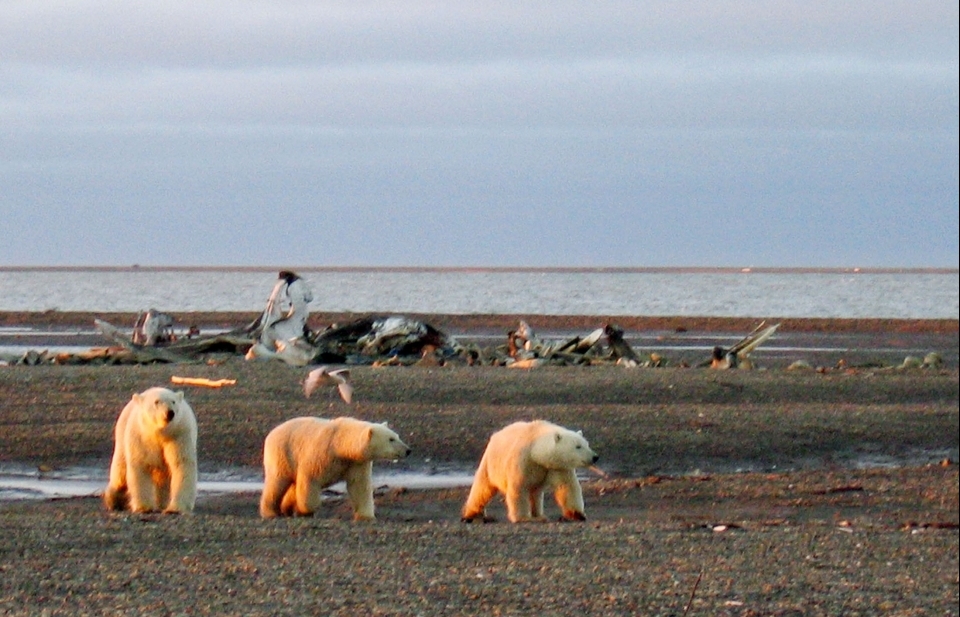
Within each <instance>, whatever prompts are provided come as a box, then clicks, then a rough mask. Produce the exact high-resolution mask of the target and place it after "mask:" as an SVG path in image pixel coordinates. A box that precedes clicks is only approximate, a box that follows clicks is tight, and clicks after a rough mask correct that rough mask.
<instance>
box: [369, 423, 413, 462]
mask: <svg viewBox="0 0 960 617" xmlns="http://www.w3.org/2000/svg"><path fill="white" fill-rule="evenodd" d="M367 430H368V435H369V438H368V441H367V447H366V457H365V458H366V459H367V460H371V461H373V460H387V461H395V460H397V459H401V458H404V457H405V456H407V455H409V454H410V447H409V446H408V445H407V444H405V443H403V440H401V439H400V436H399V435H397V434H396V433H394V432H393V431H392V430H391V429H390V427H388V426H387V423H386V422H384V423H383V424H374V423H371V424H370V425H369V426H368V427H367Z"/></svg>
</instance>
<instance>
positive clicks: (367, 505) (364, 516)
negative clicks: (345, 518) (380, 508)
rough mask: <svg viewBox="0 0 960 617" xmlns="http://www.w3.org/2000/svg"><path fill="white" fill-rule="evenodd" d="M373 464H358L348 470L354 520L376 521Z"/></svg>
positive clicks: (348, 491)
mask: <svg viewBox="0 0 960 617" xmlns="http://www.w3.org/2000/svg"><path fill="white" fill-rule="evenodd" d="M372 477H373V462H372V461H367V462H365V463H358V464H355V465H351V466H350V467H348V468H347V471H346V474H344V478H343V479H344V480H346V482H347V498H348V499H349V500H350V504H351V505H352V506H353V520H355V521H372V520H375V519H376V516H375V515H374V508H373V478H372Z"/></svg>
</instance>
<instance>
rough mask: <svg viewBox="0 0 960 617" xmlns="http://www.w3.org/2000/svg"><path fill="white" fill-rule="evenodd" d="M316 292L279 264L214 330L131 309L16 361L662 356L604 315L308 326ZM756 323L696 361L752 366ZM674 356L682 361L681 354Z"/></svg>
mask: <svg viewBox="0 0 960 617" xmlns="http://www.w3.org/2000/svg"><path fill="white" fill-rule="evenodd" d="M312 300H313V294H312V292H311V291H310V289H309V287H308V286H307V285H306V283H305V282H304V280H303V279H302V278H300V277H299V276H298V275H297V274H296V273H294V272H291V271H288V270H284V271H281V272H280V275H279V278H278V279H277V282H276V284H275V285H274V288H273V291H272V293H271V294H270V297H269V299H268V300H267V304H266V307H265V309H264V311H263V312H262V313H261V314H260V315H259V316H258V317H257V319H255V320H254V321H253V322H252V323H250V324H249V325H246V326H242V327H239V328H236V329H233V330H229V331H226V332H222V333H217V334H213V335H206V336H204V335H201V333H200V331H199V329H198V328H197V327H196V326H190V328H189V329H188V330H187V331H186V332H184V333H182V334H180V335H178V334H177V332H176V330H175V328H174V319H173V317H172V316H170V315H168V314H166V313H162V312H160V311H158V310H156V309H153V308H151V309H150V310H148V311H146V312H143V313H141V314H140V315H138V316H137V320H136V322H135V323H134V327H133V331H132V332H130V333H128V332H126V331H124V330H122V329H121V328H119V327H117V326H115V325H113V324H111V323H108V322H106V321H103V320H99V319H97V320H95V324H96V326H97V329H98V330H99V331H100V333H101V334H102V335H103V336H105V337H106V338H108V339H110V340H111V341H112V342H113V345H112V346H110V347H98V348H92V349H90V350H87V351H84V352H81V353H57V354H50V353H47V352H28V353H26V354H24V356H23V357H22V358H20V359H19V360H18V361H16V362H15V363H17V364H148V363H153V362H171V363H190V362H203V361H205V360H206V359H207V358H209V357H210V354H226V355H228V356H229V355H243V356H245V357H246V358H247V359H248V360H258V359H266V360H280V361H283V362H285V363H287V364H290V365H293V366H308V365H315V364H346V365H374V366H386V365H402V366H408V365H430V366H442V365H448V364H459V365H470V366H472V365H487V366H506V367H512V368H534V367H538V366H545V365H552V366H587V365H601V364H615V365H620V366H627V367H658V366H665V365H666V364H667V363H666V360H665V359H664V358H663V357H662V356H660V355H659V354H657V353H650V354H646V355H641V354H638V353H637V352H636V351H634V349H633V348H632V347H631V346H630V344H629V343H628V342H627V341H626V340H625V339H624V331H623V329H622V328H620V327H618V326H617V325H615V324H607V325H605V326H603V327H602V328H598V329H596V330H594V331H593V332H590V333H589V334H587V335H585V336H574V337H572V338H569V339H563V340H544V339H541V338H540V337H538V336H537V335H536V334H535V333H534V331H533V329H532V328H531V327H530V325H529V324H528V323H527V322H525V321H520V323H519V325H518V327H517V328H516V329H515V330H511V331H509V332H508V333H507V336H506V341H505V342H504V343H503V344H501V345H497V346H494V347H492V348H485V349H482V348H479V347H478V346H476V345H462V344H460V343H459V342H458V341H457V340H455V339H454V338H453V337H451V336H448V335H447V334H446V333H444V332H442V331H440V330H439V329H438V328H435V327H434V326H432V325H430V324H428V323H425V322H422V321H419V320H416V319H411V318H408V317H405V316H402V315H386V316H370V317H363V318H360V319H357V320H355V321H352V322H350V323H347V324H343V325H331V326H329V327H327V328H325V329H323V330H320V331H314V330H311V329H310V327H309V326H308V325H307V320H308V318H309V304H310V302H311V301H312ZM778 326H779V324H776V325H773V326H765V324H760V326H758V327H757V328H756V329H755V330H754V331H753V332H751V333H750V334H749V335H747V337H745V338H744V339H743V340H741V341H739V342H738V343H736V344H735V345H734V346H732V347H731V348H730V349H723V348H720V347H718V348H716V349H714V352H713V358H712V359H710V360H706V361H705V362H704V363H703V364H702V365H701V366H711V367H713V368H750V367H751V365H750V360H749V357H748V356H749V354H750V352H751V351H752V350H754V349H756V348H757V347H758V346H759V345H760V344H761V343H762V342H763V341H765V340H767V339H768V338H769V337H770V336H772V335H773V333H774V332H775V331H776V330H777V327H778ZM678 366H685V365H684V364H678Z"/></svg>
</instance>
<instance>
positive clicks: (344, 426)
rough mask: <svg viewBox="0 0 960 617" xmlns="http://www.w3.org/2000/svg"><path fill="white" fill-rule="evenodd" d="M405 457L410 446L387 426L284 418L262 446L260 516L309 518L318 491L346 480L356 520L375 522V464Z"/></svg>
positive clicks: (317, 504)
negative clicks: (372, 476) (373, 479)
mask: <svg viewBox="0 0 960 617" xmlns="http://www.w3.org/2000/svg"><path fill="white" fill-rule="evenodd" d="M409 454H410V448H409V447H408V446H407V444H405V443H403V441H402V440H401V439H400V436H399V435H397V434H396V433H394V432H393V431H392V430H390V428H389V427H388V426H387V425H386V423H383V424H375V423H373V422H365V421H363V420H357V419H354V418H335V419H333V420H327V419H324V418H313V417H301V418H293V419H292V420H287V421H286V422H284V423H283V424H280V425H279V426H277V427H275V428H274V429H273V430H272V431H270V433H269V434H268V435H267V438H266V439H265V440H264V443H263V476H264V482H263V495H262V496H261V498H260V516H262V517H264V518H272V517H275V516H292V515H300V516H310V515H312V514H313V513H314V512H315V511H316V510H317V509H318V508H319V507H320V493H321V491H322V490H323V489H324V488H326V487H328V486H330V485H331V484H333V483H335V482H338V481H340V480H345V481H346V483H347V497H348V499H349V500H350V504H351V505H352V506H353V518H354V520H373V519H374V518H375V516H374V512H373V485H372V484H371V474H372V473H373V461H375V460H397V459H400V458H403V457H405V456H408V455H409Z"/></svg>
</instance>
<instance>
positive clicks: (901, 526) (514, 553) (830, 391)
mask: <svg viewBox="0 0 960 617" xmlns="http://www.w3.org/2000/svg"><path fill="white" fill-rule="evenodd" d="M20 317H21V320H20V321H21V323H22V322H26V321H30V320H36V321H35V322H36V323H48V324H50V325H54V321H55V320H50V319H48V321H47V322H42V317H38V316H35V315H28V316H20ZM78 319H80V318H78ZM231 319H232V317H231ZM509 319H510V318H509V317H508V318H506V320H507V321H509ZM533 319H535V318H531V320H533ZM15 321H16V318H15V317H12V316H10V315H5V316H0V323H5V324H9V323H11V322H15ZM602 321H603V320H602V318H595V320H594V321H593V322H587V321H585V322H583V323H580V322H578V323H575V324H572V323H569V322H564V323H559V322H549V321H548V320H547V319H545V318H544V319H541V320H538V323H540V324H544V325H542V326H541V327H543V328H544V329H556V330H565V329H580V328H583V327H584V326H588V325H590V324H596V325H602ZM621 321H622V320H621ZM86 323H89V321H87V322H86ZM116 323H124V324H125V323H127V322H126V321H123V320H122V319H118V320H117V321H116ZM431 323H440V324H441V325H442V326H443V327H445V328H447V329H449V330H455V329H457V328H459V329H458V330H457V332H458V334H460V333H470V332H479V331H483V332H498V331H500V330H501V329H502V327H503V325H504V323H506V322H503V323H501V322H500V321H485V322H481V321H480V320H475V321H472V322H470V323H466V322H465V321H463V320H459V321H458V320H457V319H455V318H451V317H449V316H437V317H436V318H435V319H433V320H432V321H431ZM687 323H688V324H690V323H691V322H689V321H688V322H687ZM752 323H755V322H752ZM234 325H236V323H234ZM596 325H593V326H591V327H596ZM621 325H622V326H623V327H625V328H628V329H629V328H630V327H631V325H633V324H627V325H623V324H621ZM660 325H661V328H658V331H661V330H662V331H663V332H670V331H671V329H670V328H671V327H673V328H675V326H668V325H664V324H660ZM741 325H744V326H745V327H740V326H741ZM806 325H807V329H806V330H800V329H794V330H791V329H787V331H788V332H791V331H792V332H794V333H795V334H796V335H797V336H798V340H807V341H808V342H809V343H810V349H811V350H813V349H818V348H820V347H822V346H819V347H818V341H820V342H822V341H823V340H825V339H824V337H827V338H829V337H831V336H838V335H839V333H843V335H844V336H854V337H860V338H858V339H857V340H864V341H870V345H869V347H870V350H869V351H865V350H863V349H858V348H857V347H851V348H849V349H847V351H846V352H845V353H844V356H845V358H844V359H845V360H847V362H846V365H847V368H845V369H842V370H841V369H835V368H824V369H823V370H821V371H819V372H817V371H813V370H807V371H787V370H784V369H783V368H779V367H778V366H773V367H772V368H770V369H769V370H759V371H712V370H709V369H682V368H661V369H642V368H637V369H625V368H622V367H615V366H605V367H544V368H539V369H535V370H514V369H505V368H495V367H435V368H425V367H383V368H371V367H357V368H353V369H352V378H353V381H354V386H355V402H354V404H353V405H350V406H347V405H346V404H345V403H343V402H342V401H341V400H340V399H338V398H336V394H335V392H333V391H331V392H330V393H329V395H326V394H324V393H321V395H320V396H316V395H315V396H314V397H313V398H311V399H309V400H308V399H306V398H305V397H304V396H303V393H302V390H301V386H300V380H301V379H302V378H303V375H304V374H305V372H306V370H305V369H297V368H293V367H289V366H286V365H283V364H280V363H276V362H245V361H244V360H243V359H242V358H239V357H230V358H217V359H216V361H215V362H211V363H200V364H181V365H168V364H155V365H149V366H109V367H103V366H102V367H93V366H33V367H28V366H7V367H0V422H2V425H3V428H2V433H0V464H5V465H10V464H17V465H19V466H21V467H25V468H28V469H32V468H35V469H36V470H37V471H36V474H37V477H38V478H39V477H42V476H44V475H45V474H56V473H57V471H58V470H63V469H69V468H72V467H86V468H91V467H92V468H100V469H103V470H104V471H105V470H106V467H107V465H108V463H109V458H110V454H111V451H112V446H113V444H112V427H113V423H114V422H115V420H116V416H117V414H118V413H119V411H120V409H121V408H122V407H123V405H124V404H125V402H126V401H127V400H128V399H129V397H130V395H131V394H132V393H133V392H138V391H142V390H143V389H146V388H147V387H150V386H155V385H166V386H169V384H170V378H171V376H175V375H176V376H191V377H206V378H210V379H220V378H229V379H236V380H237V383H236V385H234V386H228V387H224V388H219V389H209V388H193V387H186V388H183V389H184V391H185V393H186V396H187V398H188V400H189V401H190V402H191V405H192V406H193V408H194V410H195V411H196V414H197V418H198V423H199V435H200V440H199V441H200V443H199V455H200V461H201V472H203V473H214V472H218V471H222V470H236V469H240V470H247V471H249V472H250V473H256V470H258V469H259V465H260V462H261V452H260V451H261V448H262V444H263V438H264V436H265V435H266V433H267V432H268V431H269V430H270V428H272V427H273V426H275V425H276V424H278V423H279V422H281V421H283V420H284V419H287V418H290V417H293V416H297V415H319V416H325V417H332V416H335V415H352V416H356V417H360V418H363V419H368V420H375V421H389V423H390V425H391V427H392V428H393V429H395V430H396V431H397V432H398V433H399V434H400V435H401V436H402V437H403V438H404V439H405V440H406V441H407V443H409V444H410V445H411V446H412V447H413V449H414V452H413V455H412V456H411V457H410V458H409V459H407V460H405V461H403V462H402V463H400V464H396V465H388V464H384V465H379V464H378V465H377V470H389V471H391V472H397V473H398V474H401V477H402V474H403V473H413V472H416V473H420V474H423V473H427V474H431V473H432V474H442V473H452V472H456V473H469V472H471V471H472V470H473V468H474V467H475V465H476V463H477V461H478V460H479V458H480V455H481V454H482V451H483V448H484V446H485V443H486V439H487V437H488V436H489V435H490V433H491V432H493V431H494V430H496V429H498V428H500V427H501V426H503V425H505V424H507V423H509V422H512V421H514V420H520V419H533V418H545V419H549V420H552V421H554V422H557V423H558V424H562V425H565V426H568V427H570V428H574V429H580V430H582V431H583V433H584V435H585V436H586V437H587V439H589V440H590V444H591V447H593V449H595V450H596V451H597V452H598V453H599V454H600V456H601V459H600V463H599V466H600V468H601V469H602V470H603V471H604V472H605V473H606V474H607V476H606V477H600V476H599V475H597V474H594V473H590V472H584V473H583V474H582V476H581V477H582V483H583V487H584V493H585V499H586V513H587V517H588V520H587V522H585V523H559V522H548V523H533V524H523V525H511V524H509V523H507V522H506V521H505V514H504V508H503V506H502V500H496V501H495V502H494V505H493V506H492V508H491V511H492V513H493V514H494V515H495V516H496V517H497V518H498V519H499V521H500V522H497V523H492V524H464V523H461V522H460V521H459V511H460V508H461V506H462V505H463V502H464V501H465V499H466V494H467V490H468V489H467V488H466V487H462V486H458V487H454V488H444V489H430V490H423V489H412V488H405V487H404V486H403V485H402V483H390V484H389V485H388V486H384V487H382V488H380V489H378V492H377V498H376V507H377V518H378V520H377V521H376V522H373V523H353V522H352V521H351V520H350V510H349V506H348V505H347V504H346V503H345V502H344V501H343V500H342V499H341V498H340V496H338V495H336V494H331V495H330V497H329V499H328V500H327V502H326V503H325V504H324V508H323V509H322V510H321V511H320V512H319V513H318V514H317V515H316V516H315V517H312V518H301V519H282V520H269V521H264V520H262V519H260V518H259V516H258V514H257V501H258V499H259V495H258V494H257V493H256V492H249V493H244V492H240V493H228V494H216V493H201V495H200V498H199V500H198V503H197V509H196V512H195V513H194V514H193V515H190V516H163V515H130V514H122V515H115V514H108V513H107V512H106V511H105V509H104V507H103V504H102V502H101V500H100V499H99V497H98V496H96V495H91V496H87V497H78V498H69V499H56V500H10V501H0V529H2V532H3V533H2V536H0V614H4V615H113V614H117V615H119V614H140V615H208V614H217V615H305V614H324V615H344V616H346V615H425V616H435V615H526V614H537V615H577V616H583V615H879V614H883V615H958V614H960V593H958V591H960V580H958V551H960V542H958V518H960V516H958V513H960V498H958V480H960V478H958V471H957V465H956V458H957V451H958V445H960V437H958V426H960V412H958V404H960V396H958V370H957V364H956V360H955V358H956V356H957V322H956V321H955V320H954V321H952V322H936V324H931V323H926V322H915V323H906V322H905V323H896V324H892V323H888V324H887V328H886V329H884V328H883V327H878V328H874V327H872V325H871V326H869V327H868V325H865V324H860V326H859V327H858V326H857V325H855V324H850V323H847V322H837V323H836V324H834V326H833V327H830V324H829V323H827V322H824V323H823V324H819V323H818V324H813V323H812V322H808V323H807V324H806ZM60 326H61V327H64V324H63V323H61V324H60ZM746 326H749V327H746ZM716 327H717V328H722V329H729V330H731V331H734V332H736V331H743V332H745V331H749V330H750V329H751V328H752V326H750V325H749V324H739V323H736V324H734V323H729V322H727V323H722V324H717V325H716ZM799 327H800V326H799V325H797V328H799ZM703 328H704V330H705V331H706V330H707V328H706V326H703ZM690 329H694V330H695V328H692V326H691V328H688V330H687V331H690ZM891 341H895V343H890V342H891ZM888 343H889V344H888ZM884 344H888V346H889V345H895V346H896V345H899V346H902V347H896V349H895V353H894V354H892V355H896V354H899V353H900V352H901V349H906V348H910V349H926V350H929V351H937V352H938V353H940V354H942V355H943V357H944V358H945V360H946V361H945V364H944V367H943V368H940V369H922V370H921V369H914V370H897V369H894V368H891V367H884V366H876V363H874V362H873V358H875V356H876V353H877V352H876V350H877V349H879V348H881V347H883V346H884ZM757 355H758V356H760V357H762V353H758V354H757ZM830 361H831V364H830V367H832V366H833V364H832V363H833V358H830ZM169 387H172V386H169ZM548 501H549V500H548ZM546 510H547V514H548V516H550V517H556V515H557V510H556V508H555V507H554V506H553V504H552V503H548V504H547V506H546Z"/></svg>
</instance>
